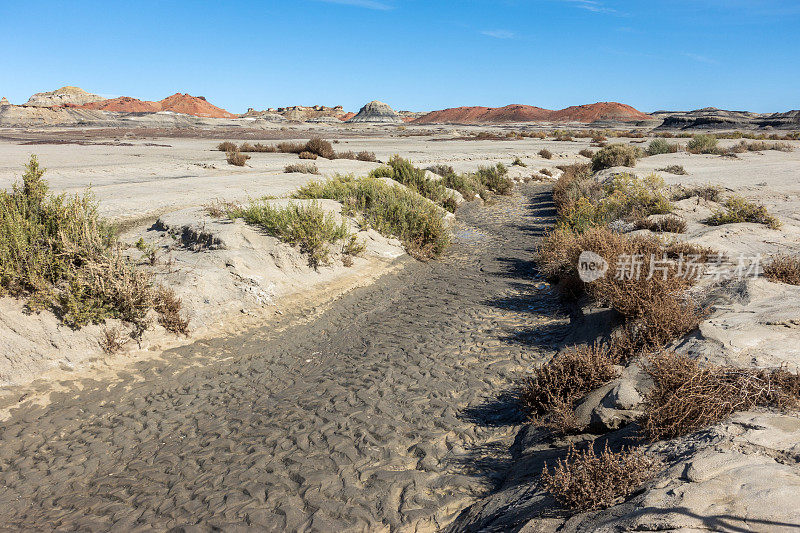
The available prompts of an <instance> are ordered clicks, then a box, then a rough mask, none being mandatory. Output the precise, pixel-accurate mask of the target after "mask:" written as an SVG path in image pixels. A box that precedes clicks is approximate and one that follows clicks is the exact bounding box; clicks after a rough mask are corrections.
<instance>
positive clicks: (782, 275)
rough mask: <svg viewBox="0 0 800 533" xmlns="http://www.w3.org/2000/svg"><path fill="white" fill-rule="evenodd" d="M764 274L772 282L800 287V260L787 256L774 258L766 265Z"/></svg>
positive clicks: (782, 255)
mask: <svg viewBox="0 0 800 533" xmlns="http://www.w3.org/2000/svg"><path fill="white" fill-rule="evenodd" d="M763 272H764V277H765V278H767V279H768V280H770V281H777V282H780V283H788V284H789V285H800V258H799V257H797V256H794V255H785V254H781V255H777V256H774V257H772V258H771V259H770V260H769V261H768V262H767V263H766V264H765V265H764V268H763Z"/></svg>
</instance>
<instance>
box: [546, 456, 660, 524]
mask: <svg viewBox="0 0 800 533" xmlns="http://www.w3.org/2000/svg"><path fill="white" fill-rule="evenodd" d="M660 467H661V464H660V462H659V461H657V460H655V459H653V458H651V457H649V456H648V455H646V454H645V453H644V452H642V451H641V450H640V449H638V448H635V449H632V450H623V451H620V452H612V451H610V450H609V449H608V447H607V446H606V448H605V449H604V450H603V451H602V452H601V453H600V454H596V453H595V452H594V450H593V449H587V450H583V451H575V448H570V449H569V452H568V453H567V457H566V458H565V459H564V460H559V461H557V462H556V466H555V468H554V469H553V472H552V473H551V472H550V471H549V470H548V468H547V465H546V464H545V467H544V469H543V470H542V478H541V483H542V487H543V488H544V489H545V490H546V491H547V492H549V493H550V494H551V495H552V496H553V497H554V498H555V499H556V500H557V501H558V502H559V503H560V504H561V505H563V506H564V507H566V508H568V509H570V510H573V511H587V510H592V509H604V508H606V507H611V506H612V505H615V504H617V503H619V501H620V500H621V499H623V498H625V497H626V496H628V495H630V494H632V493H633V492H635V491H637V490H638V489H639V487H640V486H641V485H642V484H643V483H645V482H647V481H649V480H650V479H652V478H653V477H655V475H656V474H657V473H658V471H659V470H660Z"/></svg>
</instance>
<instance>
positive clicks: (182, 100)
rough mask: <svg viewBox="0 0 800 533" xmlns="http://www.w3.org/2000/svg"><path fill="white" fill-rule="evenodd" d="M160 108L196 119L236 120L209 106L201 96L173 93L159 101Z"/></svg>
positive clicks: (224, 112)
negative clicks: (192, 116)
mask: <svg viewBox="0 0 800 533" xmlns="http://www.w3.org/2000/svg"><path fill="white" fill-rule="evenodd" d="M161 108H162V110H164V111H173V112H175V113H184V114H186V115H194V116H196V117H210V118H236V115H234V114H233V113H228V112H227V111H225V110H224V109H222V108H219V107H217V106H215V105H211V104H209V103H208V102H207V101H206V99H205V97H203V96H191V95H188V94H181V93H175V94H173V95H172V96H168V97H167V98H164V99H163V100H161Z"/></svg>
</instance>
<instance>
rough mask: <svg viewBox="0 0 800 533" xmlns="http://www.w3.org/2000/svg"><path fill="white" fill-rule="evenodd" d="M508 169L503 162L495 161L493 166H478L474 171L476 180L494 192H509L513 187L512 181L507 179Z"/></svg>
mask: <svg viewBox="0 0 800 533" xmlns="http://www.w3.org/2000/svg"><path fill="white" fill-rule="evenodd" d="M506 174H508V169H507V168H506V167H505V165H503V163H497V164H496V165H495V166H493V167H480V168H478V171H477V172H476V173H475V176H476V177H477V179H478V181H480V183H482V184H483V186H484V187H485V188H486V189H488V190H490V191H492V192H493V193H495V194H511V191H512V190H513V189H514V182H513V181H511V179H509V178H508V177H507V176H506Z"/></svg>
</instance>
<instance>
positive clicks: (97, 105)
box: [79, 93, 236, 118]
mask: <svg viewBox="0 0 800 533" xmlns="http://www.w3.org/2000/svg"><path fill="white" fill-rule="evenodd" d="M79 107H82V108H83V109H99V110H103V111H113V112H116V113H154V112H158V111H172V112H173V113H183V114H184V115H194V116H196V117H205V118H236V115H234V114H233V113H229V112H228V111H225V110H224V109H222V108H219V107H217V106H215V105H212V104H210V103H209V102H208V101H206V99H205V97H203V96H191V95H190V94H181V93H175V94H173V95H172V96H168V97H167V98H164V99H163V100H160V101H158V102H149V101H146V100H137V99H136V98H131V97H129V96H120V97H119V98H113V99H111V100H104V101H102V102H92V103H88V104H85V105H82V106H79Z"/></svg>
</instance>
